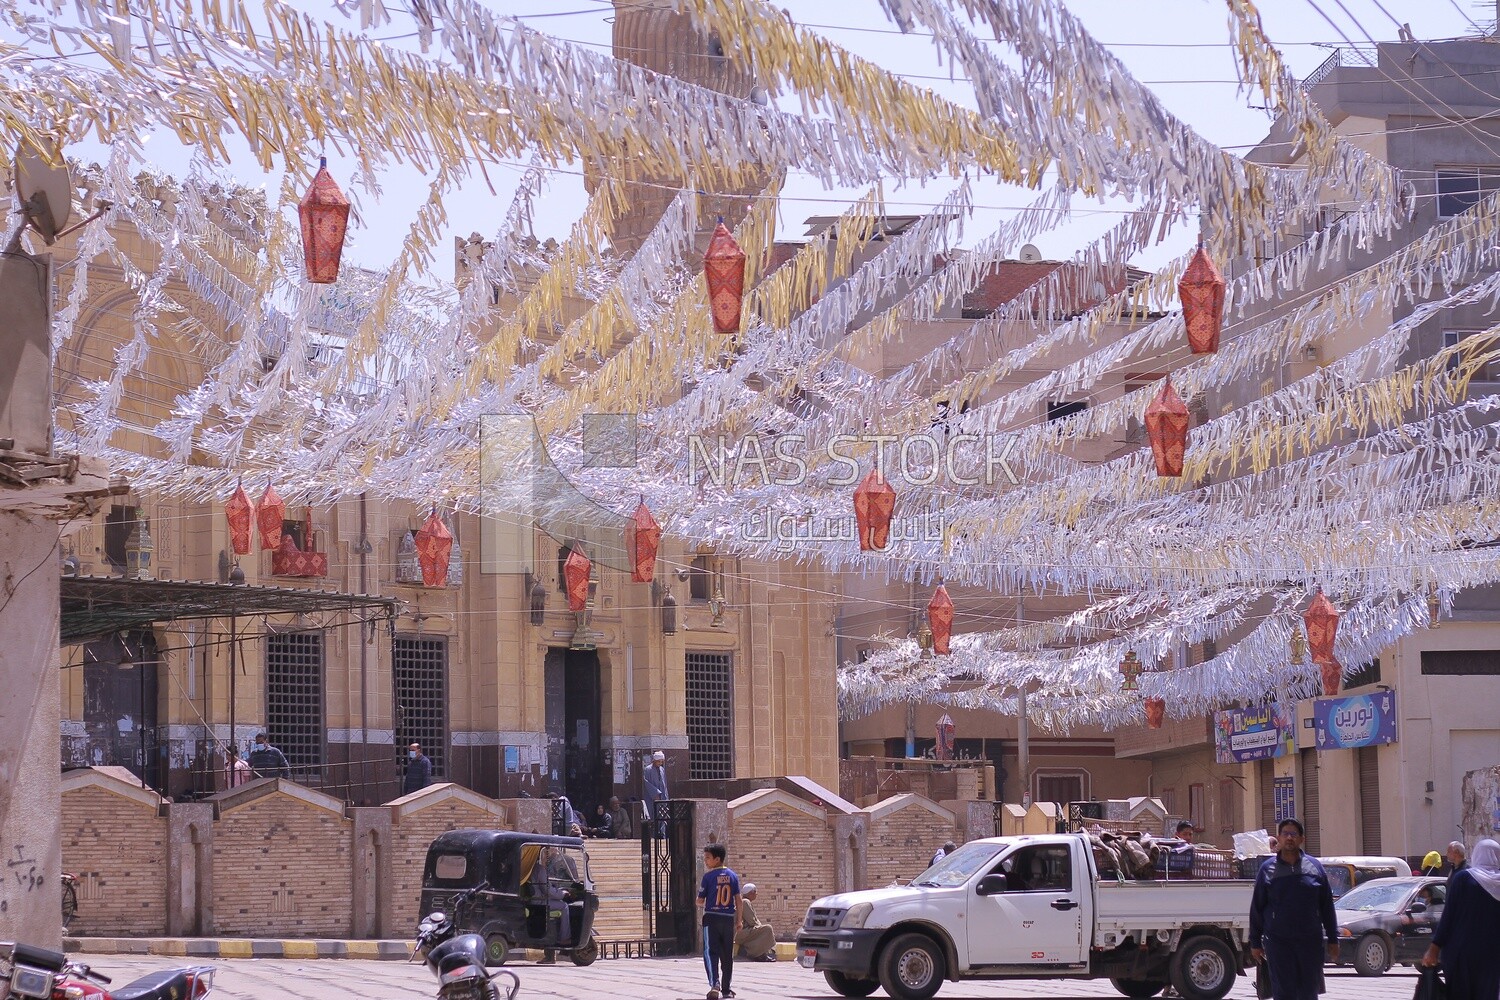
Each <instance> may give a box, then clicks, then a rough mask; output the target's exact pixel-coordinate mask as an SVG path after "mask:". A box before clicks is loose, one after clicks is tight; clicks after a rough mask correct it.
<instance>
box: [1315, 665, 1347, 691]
mask: <svg viewBox="0 0 1500 1000" xmlns="http://www.w3.org/2000/svg"><path fill="white" fill-rule="evenodd" d="M1318 671H1319V672H1320V673H1321V674H1322V675H1323V696H1324V697H1325V698H1332V697H1333V696H1334V695H1336V694H1338V693H1339V689H1340V688H1341V687H1343V686H1344V665H1343V664H1342V663H1340V662H1339V658H1338V657H1337V656H1333V657H1329V659H1328V662H1327V663H1319V664H1318Z"/></svg>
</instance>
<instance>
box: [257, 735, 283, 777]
mask: <svg viewBox="0 0 1500 1000" xmlns="http://www.w3.org/2000/svg"><path fill="white" fill-rule="evenodd" d="M250 769H251V770H252V771H254V772H255V774H256V776H257V777H261V778H285V777H286V776H287V775H288V774H290V773H291V770H292V767H291V765H290V764H288V763H287V762H286V754H284V753H282V752H281V751H280V750H278V749H276V748H275V747H273V746H272V745H271V741H270V740H269V739H267V738H266V734H265V733H256V734H255V747H254V749H252V750H251V751H250Z"/></svg>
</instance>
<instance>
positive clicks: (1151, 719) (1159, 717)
mask: <svg viewBox="0 0 1500 1000" xmlns="http://www.w3.org/2000/svg"><path fill="white" fill-rule="evenodd" d="M1166 717H1167V703H1166V701H1165V700H1163V699H1161V698H1147V699H1146V728H1147V729H1160V728H1161V724H1162V722H1163V721H1164V720H1165V719H1166Z"/></svg>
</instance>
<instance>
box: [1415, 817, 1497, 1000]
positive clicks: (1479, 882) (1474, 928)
mask: <svg viewBox="0 0 1500 1000" xmlns="http://www.w3.org/2000/svg"><path fill="white" fill-rule="evenodd" d="M1496 941H1500V843H1497V842H1495V841H1493V840H1481V841H1480V842H1479V843H1478V844H1476V845H1474V853H1473V855H1472V856H1471V857H1470V859H1469V867H1468V868H1465V869H1463V870H1462V871H1459V872H1455V873H1454V874H1453V876H1452V877H1450V878H1449V880H1448V899H1447V905H1445V906H1444V907H1443V916H1442V918H1441V919H1440V920H1439V921H1438V926H1437V931H1436V933H1434V934H1433V935H1432V944H1431V946H1429V947H1428V949H1427V954H1426V955H1423V956H1422V964H1423V965H1429V966H1430V965H1436V964H1438V959H1439V957H1440V956H1441V959H1442V965H1443V973H1444V974H1445V975H1446V977H1447V980H1448V1000H1495V998H1496V997H1500V948H1496V947H1495V942H1496Z"/></svg>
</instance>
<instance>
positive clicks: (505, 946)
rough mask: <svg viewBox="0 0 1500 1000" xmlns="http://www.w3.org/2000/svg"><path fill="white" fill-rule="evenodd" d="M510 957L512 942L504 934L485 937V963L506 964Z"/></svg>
mask: <svg viewBox="0 0 1500 1000" xmlns="http://www.w3.org/2000/svg"><path fill="white" fill-rule="evenodd" d="M509 957H510V942H509V941H507V940H506V939H505V935H504V934H491V935H490V936H489V937H487V938H485V939H484V964H485V965H504V964H505V960H506V959H507V958H509Z"/></svg>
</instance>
